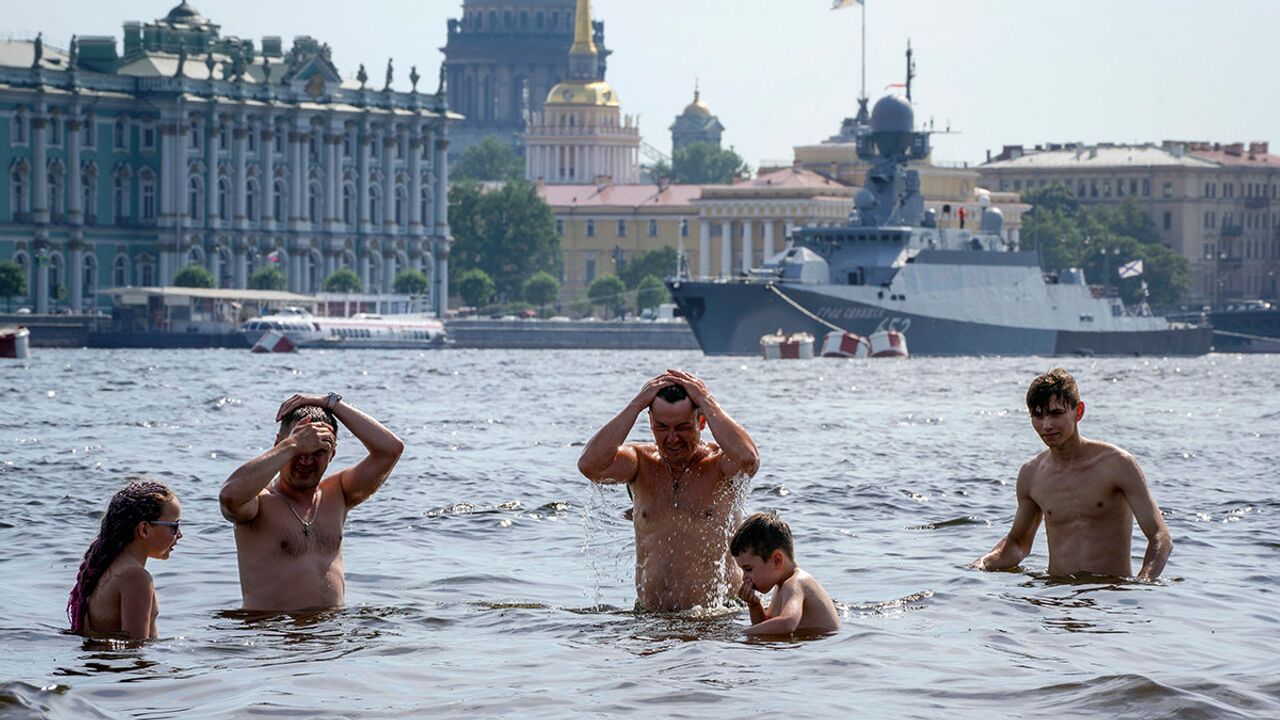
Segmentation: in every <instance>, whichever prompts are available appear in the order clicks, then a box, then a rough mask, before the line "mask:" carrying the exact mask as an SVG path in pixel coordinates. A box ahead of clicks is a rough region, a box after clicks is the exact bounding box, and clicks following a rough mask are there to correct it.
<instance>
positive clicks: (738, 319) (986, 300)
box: [667, 96, 1212, 355]
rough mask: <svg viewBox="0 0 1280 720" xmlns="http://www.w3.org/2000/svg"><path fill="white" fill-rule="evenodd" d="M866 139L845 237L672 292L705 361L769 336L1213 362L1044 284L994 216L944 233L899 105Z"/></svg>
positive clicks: (828, 237) (1089, 298) (1103, 305)
mask: <svg viewBox="0 0 1280 720" xmlns="http://www.w3.org/2000/svg"><path fill="white" fill-rule="evenodd" d="M864 107H865V106H864ZM863 130H864V131H863V132H861V133H859V135H858V138H857V151H858V156H859V157H860V158H862V159H864V160H867V161H870V162H874V163H875V164H874V165H873V166H872V168H871V169H870V170H869V171H868V172H867V175H866V185H865V186H864V187H863V188H862V189H860V190H859V191H858V192H857V193H856V194H855V195H854V200H853V208H852V211H851V212H850V214H849V223H848V225H847V226H845V227H807V228H803V229H799V230H796V231H794V232H793V233H792V244H791V245H790V246H789V247H788V248H787V250H785V251H784V252H782V253H780V254H778V255H777V256H775V257H773V258H771V259H769V260H767V261H766V262H765V263H764V265H763V267H760V268H755V269H753V270H752V271H751V272H750V273H747V274H746V275H744V276H741V277H736V278H725V279H716V280H711V279H705V280H704V279H692V278H689V277H686V276H685V275H684V274H683V273H682V274H681V275H680V276H677V277H675V278H672V279H670V280H668V281H667V286H668V288H669V289H670V291H671V295H672V297H673V298H674V300H675V302H676V305H677V307H678V310H677V312H678V313H679V314H681V315H683V316H684V317H685V318H686V319H687V320H688V322H689V325H690V327H691V328H692V329H693V333H694V335H695V336H696V337H697V339H698V343H699V344H700V345H701V346H702V350H703V352H704V353H706V354H708V355H754V354H758V353H759V352H760V338H761V336H763V335H766V334H772V333H775V332H777V331H779V330H780V331H782V332H783V333H795V332H808V333H811V334H813V335H814V336H815V337H817V338H821V337H823V335H824V334H826V333H828V332H831V331H834V330H837V329H838V330H843V331H845V332H851V333H854V334H857V335H861V336H863V337H867V336H870V335H871V334H872V333H875V332H877V331H882V330H897V331H899V332H902V333H903V334H904V335H905V336H906V337H907V342H908V345H909V346H910V349H911V350H910V351H911V353H912V354H914V355H1071V354H1079V355H1094V354H1097V355H1134V354H1137V355H1202V354H1204V353H1207V352H1209V349H1210V343H1211V340H1212V330H1211V328H1209V327H1206V326H1199V325H1191V324H1182V323H1172V322H1170V321H1169V320H1167V319H1165V318H1163V317H1157V316H1154V315H1152V314H1151V312H1150V310H1149V309H1148V308H1147V306H1146V304H1145V303H1143V304H1142V305H1141V306H1140V307H1139V308H1136V309H1133V310H1130V309H1127V308H1126V307H1125V306H1124V304H1123V303H1122V302H1121V301H1120V299H1119V298H1110V297H1095V296H1094V294H1093V292H1092V291H1091V289H1090V287H1089V285H1088V284H1087V283H1086V281H1085V276H1084V272H1083V271H1082V270H1079V269H1066V270H1062V271H1061V272H1057V273H1046V272H1044V271H1042V270H1041V268H1040V262H1039V255H1038V253H1036V252H1028V251H1019V250H1018V249H1017V248H1016V247H1014V246H1013V244H1012V243H1010V242H1009V241H1007V239H1006V238H1005V235H1004V232H1003V230H1004V217H1003V215H1002V213H1001V212H1000V210H999V209H998V208H994V207H989V205H988V203H985V202H980V205H982V206H983V211H982V217H981V218H980V227H979V228H978V229H977V230H964V229H943V228H939V227H938V223H937V221H936V218H935V217H934V215H933V211H932V210H929V211H927V212H926V210H925V206H924V197H923V195H921V193H920V177H919V174H918V173H917V172H916V171H915V170H911V169H909V167H908V161H909V160H919V159H923V158H926V157H927V156H928V154H929V133H928V132H915V131H914V113H913V111H912V108H911V105H910V103H909V102H907V101H906V100H903V99H902V98H899V97H896V96H887V97H884V98H882V99H881V100H880V101H879V102H877V103H876V105H875V107H874V109H873V110H872V112H871V118H870V123H869V125H868V126H864V128H863ZM982 200H986V198H982Z"/></svg>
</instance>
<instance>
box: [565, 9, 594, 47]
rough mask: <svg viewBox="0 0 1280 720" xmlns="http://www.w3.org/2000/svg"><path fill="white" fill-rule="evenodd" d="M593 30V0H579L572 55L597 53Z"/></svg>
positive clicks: (574, 22)
mask: <svg viewBox="0 0 1280 720" xmlns="http://www.w3.org/2000/svg"><path fill="white" fill-rule="evenodd" d="M592 35H593V33H592V32H591V0H578V10H577V14H576V15H574V21H573V47H572V48H570V49H569V54H570V55H584V54H585V55H595V54H596V42H595V38H594V37H592Z"/></svg>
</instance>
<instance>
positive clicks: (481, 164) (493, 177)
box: [449, 135, 524, 182]
mask: <svg viewBox="0 0 1280 720" xmlns="http://www.w3.org/2000/svg"><path fill="white" fill-rule="evenodd" d="M449 175H450V176H451V177H452V178H453V179H454V180H455V181H457V180H477V181H481V182H483V181H501V182H511V181H513V180H521V179H523V178H524V160H523V159H522V158H521V157H520V156H519V155H518V154H517V153H516V151H515V150H512V149H511V146H509V145H507V144H506V143H504V142H502V141H501V140H499V139H498V138H496V137H494V136H493V135H490V136H488V137H486V138H485V139H484V140H481V141H480V142H479V143H478V144H476V145H472V146H471V147H469V148H467V149H466V150H465V151H464V152H463V153H462V157H461V158H460V159H459V160H458V162H457V163H456V164H455V165H454V166H453V167H452V168H450V169H449Z"/></svg>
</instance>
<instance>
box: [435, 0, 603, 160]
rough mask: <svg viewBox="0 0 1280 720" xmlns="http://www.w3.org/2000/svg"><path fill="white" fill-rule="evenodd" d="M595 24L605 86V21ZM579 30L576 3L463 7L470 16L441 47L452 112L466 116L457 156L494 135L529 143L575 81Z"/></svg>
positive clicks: (549, 0) (490, 1) (591, 28)
mask: <svg viewBox="0 0 1280 720" xmlns="http://www.w3.org/2000/svg"><path fill="white" fill-rule="evenodd" d="M588 22H589V25H588V26H587V29H588V34H589V36H590V40H591V44H592V45H593V46H594V47H595V48H596V66H597V70H598V72H599V76H600V79H601V80H603V79H604V75H605V71H606V69H607V64H608V57H609V50H608V49H606V48H605V41H604V23H602V22H598V21H590V20H588ZM577 25H578V10H577V2H576V0H465V1H464V2H463V3H462V17H461V18H457V19H450V20H449V35H448V40H447V41H446V44H445V46H444V47H443V48H441V51H442V52H443V53H444V55H445V61H444V66H445V71H446V73H447V74H448V84H449V88H450V89H451V90H450V93H449V98H448V99H449V108H450V109H451V110H454V111H456V112H458V113H461V114H462V115H464V116H466V119H465V120H464V121H462V122H461V123H459V124H458V126H457V127H456V128H455V129H454V131H453V138H452V140H453V146H452V147H453V151H454V153H455V156H456V155H457V154H459V153H461V152H462V151H464V150H466V148H468V147H470V146H471V145H474V144H476V143H478V142H480V141H481V140H483V139H484V138H485V137H487V136H490V135H492V136H494V137H496V138H498V139H499V140H501V141H502V142H504V143H506V144H508V145H511V146H513V147H519V146H520V145H521V144H522V143H523V141H524V131H525V124H526V123H527V122H528V121H529V120H530V119H531V118H532V117H533V116H534V115H535V114H537V113H541V112H542V110H543V107H544V105H545V102H546V99H547V96H548V92H549V91H550V89H551V88H552V87H554V86H555V85H557V84H559V83H560V82H562V81H563V80H564V79H565V78H566V77H568V74H569V66H570V47H571V45H572V44H573V42H574V32H575V29H576V28H577Z"/></svg>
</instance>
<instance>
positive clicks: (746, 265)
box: [742, 219, 755, 273]
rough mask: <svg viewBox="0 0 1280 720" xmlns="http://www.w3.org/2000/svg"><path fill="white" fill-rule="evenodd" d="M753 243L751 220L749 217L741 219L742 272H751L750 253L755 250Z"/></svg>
mask: <svg viewBox="0 0 1280 720" xmlns="http://www.w3.org/2000/svg"><path fill="white" fill-rule="evenodd" d="M753 244H754V243H753V240H752V238H751V220H750V219H747V220H743V221H742V272H744V273H750V272H751V255H752V252H753V251H754V250H755V248H754V247H752V245H753Z"/></svg>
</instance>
